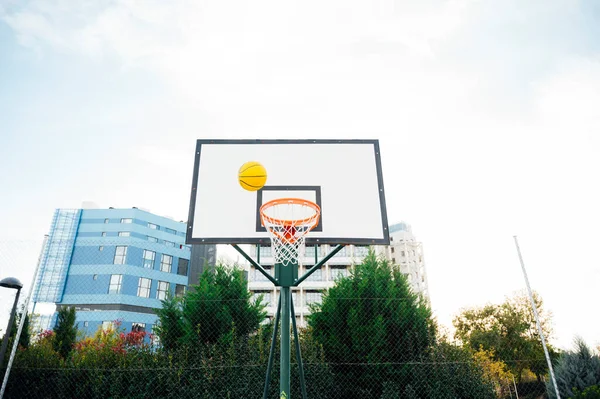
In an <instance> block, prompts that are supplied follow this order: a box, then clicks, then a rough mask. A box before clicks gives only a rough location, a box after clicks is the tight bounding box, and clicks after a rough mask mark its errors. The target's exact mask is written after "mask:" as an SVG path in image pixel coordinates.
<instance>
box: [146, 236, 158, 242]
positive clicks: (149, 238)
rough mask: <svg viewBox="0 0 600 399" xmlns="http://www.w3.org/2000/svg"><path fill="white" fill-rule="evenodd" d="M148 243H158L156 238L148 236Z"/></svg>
mask: <svg viewBox="0 0 600 399" xmlns="http://www.w3.org/2000/svg"><path fill="white" fill-rule="evenodd" d="M148 241H150V242H158V238H156V237H150V236H148Z"/></svg>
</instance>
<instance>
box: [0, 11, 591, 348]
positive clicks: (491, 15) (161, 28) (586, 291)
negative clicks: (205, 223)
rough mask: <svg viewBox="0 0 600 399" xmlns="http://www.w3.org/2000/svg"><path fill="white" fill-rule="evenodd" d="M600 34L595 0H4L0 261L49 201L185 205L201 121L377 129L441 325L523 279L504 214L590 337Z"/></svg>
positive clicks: (208, 131) (564, 326)
mask: <svg viewBox="0 0 600 399" xmlns="http://www.w3.org/2000/svg"><path fill="white" fill-rule="evenodd" d="M598 38H600V3H599V2H597V1H594V0H589V1H575V0H530V1H526V2H524V1H518V0H502V1H483V0H481V1H469V0H464V1H460V0H456V1H442V0H420V1H366V0H361V1H358V0H351V1H349V0H344V1H328V2H322V1H311V0H304V1H301V2H281V1H254V2H246V1H233V0H221V1H212V2H207V1H199V0H194V1H169V2H166V1H158V0H157V1H152V0H143V1H134V0H123V1H116V0H114V1H108V0H107V1H102V0H93V1H64V0H39V1H35V0H34V1H20V0H19V1H17V0H0V137H1V138H2V140H1V141H0V143H1V145H0V159H1V164H0V166H1V167H0V187H1V188H2V191H1V195H0V221H1V223H0V250H1V251H0V276H1V277H5V276H7V275H14V276H17V277H19V278H21V279H23V282H24V283H25V284H26V287H28V286H30V280H31V276H32V273H33V265H34V263H35V259H36V258H37V255H38V253H39V243H40V242H41V239H42V237H43V234H44V233H47V231H48V228H49V224H50V221H51V217H52V212H53V210H54V209H55V208H58V207H79V206H80V205H81V202H82V201H84V200H91V201H95V202H96V203H98V204H100V205H101V206H104V207H108V206H114V207H131V206H139V207H144V208H148V209H150V210H151V211H152V212H154V213H157V214H160V215H170V216H173V217H174V218H175V219H177V220H186V219H187V210H188V205H189V204H188V202H189V189H190V184H191V177H192V166H193V155H194V154H193V153H194V145H195V140H196V139H198V138H282V139H289V138H366V139H372V138H378V139H380V141H381V146H382V158H383V168H384V183H385V188H386V200H387V205H388V213H389V219H390V222H397V221H400V220H405V221H407V222H408V223H410V224H411V225H412V226H413V231H414V233H415V235H416V236H417V238H418V239H419V240H420V241H422V242H423V244H424V251H425V261H426V265H427V273H428V277H429V284H430V293H431V300H432V306H433V310H434V312H435V314H436V316H437V317H438V319H439V321H440V322H441V323H442V324H446V325H449V324H450V322H451V319H452V317H453V316H454V315H455V314H456V313H457V312H458V311H459V310H460V309H461V307H464V306H473V305H483V304H485V303H487V302H500V301H502V300H503V299H504V297H505V296H506V295H511V294H512V293H513V292H514V291H515V290H520V289H523V288H524V287H525V284H524V281H523V276H522V273H521V270H520V265H519V262H518V258H517V254H516V251H515V247H514V242H513V235H517V236H518V237H519V240H520V244H521V249H522V251H523V256H524V259H525V262H526V266H527V268H528V272H529V278H530V281H531V285H532V287H533V288H534V289H535V290H537V291H538V292H539V293H540V294H541V295H542V297H543V299H544V301H545V304H546V308H547V309H548V310H550V311H551V312H552V313H553V315H554V317H553V320H554V329H555V333H556V334H555V336H556V340H555V342H556V343H558V344H559V345H561V346H562V347H570V346H571V342H572V339H573V337H574V336H575V335H576V334H579V335H581V336H582V337H584V339H585V340H586V341H587V342H588V343H590V344H598V343H600V319H599V318H598V317H597V315H596V313H597V312H595V309H596V308H597V303H598V287H599V283H600V252H599V251H598V242H599V241H600V232H599V228H598V226H600V211H599V210H598V209H599V204H600V194H599V189H598V183H599V179H598V171H599V170H600V157H599V156H598V153H599V151H600V136H599V135H600V112H599V111H598V109H599V104H600V40H598ZM356 189H357V190H360V184H359V183H357V187H356ZM3 291H4V292H2V293H1V294H0V295H1V296H0V300H1V303H2V305H1V308H2V312H3V314H2V317H3V320H5V319H6V316H7V313H8V308H10V302H11V301H12V293H8V294H7V293H6V291H7V290H3ZM4 323H5V321H4V322H3V323H2V325H4Z"/></svg>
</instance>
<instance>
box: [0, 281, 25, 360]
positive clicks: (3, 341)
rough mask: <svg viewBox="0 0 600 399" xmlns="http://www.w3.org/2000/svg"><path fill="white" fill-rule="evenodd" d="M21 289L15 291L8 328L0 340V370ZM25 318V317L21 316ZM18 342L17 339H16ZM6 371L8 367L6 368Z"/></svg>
mask: <svg viewBox="0 0 600 399" xmlns="http://www.w3.org/2000/svg"><path fill="white" fill-rule="evenodd" d="M20 294H21V289H20V288H18V289H17V295H15V303H14V304H13V307H12V311H11V312H10V318H9V319H8V326H7V327H6V333H5V334H4V339H3V340H2V349H1V350H0V368H2V367H3V366H4V355H5V354H6V348H8V340H9V339H10V332H11V331H12V326H13V323H14V322H15V313H17V303H18V302H19V295H20ZM23 317H25V315H23ZM17 340H18V338H17ZM6 370H7V371H8V367H7V368H6Z"/></svg>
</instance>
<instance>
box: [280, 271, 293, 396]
mask: <svg viewBox="0 0 600 399" xmlns="http://www.w3.org/2000/svg"><path fill="white" fill-rule="evenodd" d="M288 267H289V266H288ZM290 296H291V295H290V287H289V286H282V287H281V357H280V359H281V363H280V383H279V390H280V392H281V393H280V399H289V397H290V302H291V301H290V299H291V298H290Z"/></svg>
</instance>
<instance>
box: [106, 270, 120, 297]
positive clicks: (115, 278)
mask: <svg viewBox="0 0 600 399" xmlns="http://www.w3.org/2000/svg"><path fill="white" fill-rule="evenodd" d="M122 282H123V275H122V274H113V275H111V276H110V284H109V286H108V293H109V294H120V293H121V286H122V284H121V283H122Z"/></svg>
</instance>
